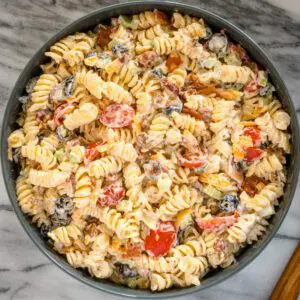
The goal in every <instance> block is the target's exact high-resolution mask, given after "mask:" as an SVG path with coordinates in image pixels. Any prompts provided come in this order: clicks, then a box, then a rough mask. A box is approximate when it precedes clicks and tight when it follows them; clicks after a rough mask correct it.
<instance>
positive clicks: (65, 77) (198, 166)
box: [3, 10, 291, 292]
mask: <svg viewBox="0 0 300 300" xmlns="http://www.w3.org/2000/svg"><path fill="white" fill-rule="evenodd" d="M45 56H46V58H47V59H48V61H46V62H45V64H44V65H42V66H41V74H38V76H37V77H34V78H32V79H30V80H29V81H28V83H27V84H26V86H25V87H24V90H25V91H26V93H24V95H22V96H21V97H20V98H19V101H20V103H21V104H22V105H20V107H21V108H20V110H19V111H20V114H19V117H18V119H17V121H16V124H12V126H11V127H10V129H9V131H10V132H9V136H8V139H7V141H3V142H4V143H7V149H8V153H7V155H8V159H9V160H10V161H11V164H17V166H16V167H15V166H12V168H14V170H16V171H17V172H18V173H19V174H18V177H17V179H16V198H17V202H18V204H19V206H20V209H21V210H22V212H23V213H24V214H26V215H27V216H28V217H29V218H30V219H31V222H32V224H34V226H36V227H37V228H38V230H39V231H40V234H41V236H42V237H43V238H45V240H46V241H47V242H49V246H50V247H52V248H53V249H54V250H55V251H57V252H58V253H59V254H60V255H62V256H64V258H65V259H66V261H67V262H68V263H69V264H70V265H71V266H72V267H74V268H80V269H83V270H82V271H84V270H86V271H87V272H88V273H89V274H90V276H93V277H95V278H97V279H108V280H110V281H113V282H115V283H118V284H123V285H127V286H128V287H129V288H141V289H151V290H152V291H155V292H160V291H162V290H164V289H168V288H171V287H174V288H186V287H190V286H193V285H200V284H201V282H200V281H201V280H202V278H203V277H204V276H206V274H207V273H208V272H209V271H211V270H212V269H216V268H227V267H229V266H231V265H233V268H234V265H235V264H236V263H238V260H237V258H238V256H239V254H240V252H241V251H240V250H241V249H242V248H244V247H246V246H247V245H253V244H255V243H256V242H260V241H262V240H263V239H264V238H265V235H266V233H267V232H268V229H269V228H268V225H269V223H268V218H270V216H272V215H273V214H275V213H276V209H275V208H276V206H277V205H279V204H280V201H281V196H282V195H283V193H284V187H285V183H286V182H287V181H288V180H287V174H288V172H287V168H288V167H289V165H290V159H288V158H287V157H286V155H287V154H288V153H290V152H291V141H290V123H291V117H290V116H289V114H288V113H287V112H286V111H285V109H284V106H283V105H282V103H281V102H280V101H279V100H278V99H277V96H279V94H278V95H277V93H276V89H275V87H273V85H272V82H271V80H270V79H269V78H268V71H267V70H264V69H263V68H262V66H259V65H257V64H256V63H255V62H254V61H253V60H252V59H251V57H250V56H248V55H247V53H246V50H244V49H243V48H242V46H241V45H236V44H235V43H234V41H232V40H231V39H230V38H229V37H228V36H227V32H226V31H224V30H221V31H220V32H213V30H212V29H211V28H210V27H209V26H208V24H206V22H205V21H204V20H202V19H200V18H198V17H194V16H190V15H187V14H182V13H181V12H177V11H176V12H174V13H172V14H171V16H169V15H167V14H165V13H164V12H162V11H158V10H154V11H142V12H141V13H138V14H134V15H132V16H130V15H128V16H123V15H121V16H116V17H113V18H111V20H110V21H109V22H107V23H106V24H105V25H103V24H98V25H97V26H96V28H95V29H94V30H93V31H89V32H77V33H73V34H72V35H69V36H66V37H63V38H62V39H61V40H59V41H56V42H55V43H54V44H53V45H52V46H50V49H49V50H48V51H47V52H46V53H45ZM20 88H22V89H23V87H20ZM46 241H45V242H46Z"/></svg>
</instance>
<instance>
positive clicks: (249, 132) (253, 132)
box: [244, 126, 261, 146]
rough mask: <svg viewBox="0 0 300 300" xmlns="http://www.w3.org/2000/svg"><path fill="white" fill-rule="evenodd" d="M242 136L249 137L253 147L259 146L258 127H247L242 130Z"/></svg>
mask: <svg viewBox="0 0 300 300" xmlns="http://www.w3.org/2000/svg"><path fill="white" fill-rule="evenodd" d="M244 135H246V136H249V137H251V139H252V142H253V145H254V146H259V145H260V142H261V138H260V130H259V128H258V127H255V126H249V127H246V128H245V129H244Z"/></svg>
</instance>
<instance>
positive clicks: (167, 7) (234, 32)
mask: <svg viewBox="0 0 300 300" xmlns="http://www.w3.org/2000/svg"><path fill="white" fill-rule="evenodd" d="M153 9H159V10H162V11H164V12H166V13H168V14H171V13H172V12H174V11H175V10H177V11H179V12H181V13H184V14H185V13H187V14H190V15H192V16H196V17H202V18H204V19H205V21H206V22H207V23H208V24H209V25H210V26H211V27H212V28H213V29H214V30H220V29H225V30H226V33H227V34H228V35H229V37H230V38H231V39H232V40H233V41H235V42H237V43H239V44H241V45H242V46H243V47H244V48H245V49H246V50H247V52H248V53H249V54H250V56H251V57H252V58H253V59H254V61H256V62H257V63H259V64H260V65H261V66H262V67H263V68H264V69H266V70H268V71H269V73H270V78H271V81H272V82H273V84H274V86H275V87H276V89H277V96H278V98H279V99H280V100H281V102H282V103H283V105H284V107H285V109H286V110H287V111H288V113H289V114H290V116H291V142H292V153H291V155H290V156H289V167H288V176H287V178H288V182H287V184H286V187H285V194H284V196H283V199H282V201H281V202H280V205H279V206H278V207H277V213H276V215H274V216H273V217H272V218H271V219H270V223H271V224H270V226H269V228H268V231H267V233H266V235H265V236H264V237H263V239H261V240H259V241H258V242H257V243H256V244H255V245H254V246H251V247H250V246H249V247H246V248H245V249H243V251H242V252H241V253H240V255H239V256H238V257H237V263H236V264H234V265H232V266H230V267H228V268H226V269H220V270H214V271H212V272H211V273H209V274H208V275H207V276H206V277H205V278H204V279H203V280H202V281H201V282H202V285H201V286H199V287H190V288H185V289H170V290H166V291H163V292H160V293H156V294H155V293H153V292H150V291H142V290H132V289H129V288H127V287H125V286H120V285H116V284H114V283H112V282H110V281H107V280H99V279H95V278H92V277H90V276H89V275H88V273H87V272H86V271H84V270H79V269H74V268H72V267H71V266H70V265H69V264H68V263H67V262H66V260H65V259H64V258H63V257H62V256H60V255H59V254H57V253H56V252H55V251H53V250H52V249H51V247H50V246H49V244H48V243H47V242H45V240H44V239H43V238H42V237H41V235H40V233H39V231H38V230H37V228H36V227H35V226H34V225H32V224H31V223H30V219H29V218H27V217H26V216H25V215H23V213H22V211H21V210H20V208H19V206H18V204H17V199H16V195H15V179H16V178H17V176H18V169H17V167H16V166H15V165H13V164H12V163H11V162H9V161H8V159H7V155H6V154H7V137H8V135H9V133H10V132H11V131H12V130H14V129H16V128H17V126H16V124H15V121H16V118H17V114H18V112H19V111H20V103H19V101H18V97H19V96H21V95H22V94H23V93H24V92H25V85H26V82H27V81H28V80H29V79H30V78H32V77H34V76H36V75H38V74H40V72H41V71H40V68H39V65H41V64H43V63H45V62H46V61H47V60H48V59H47V58H46V57H45V56H44V52H45V51H47V50H48V49H49V47H50V46H51V45H52V44H53V43H55V42H56V41H57V40H59V39H61V38H62V37H64V36H66V35H68V34H71V33H74V32H77V31H87V30H90V29H93V28H94V26H95V25H97V24H99V23H104V24H105V23H106V22H107V21H108V20H109V19H110V18H111V17H116V16H118V15H120V14H135V13H139V12H142V11H145V10H153ZM299 144H300V143H299V128H298V122H297V118H296V114H295V110H294V108H293V104H292V101H291V98H290V96H289V94H288V91H287V88H286V86H285V84H284V82H283V81H282V79H281V77H280V75H279V73H278V71H277V70H276V68H275V67H274V65H273V64H272V63H271V61H270V60H269V59H268V57H267V56H266V55H265V53H264V52H263V51H262V50H261V49H260V48H259V47H258V46H257V45H256V44H255V43H254V41H253V40H252V39H251V38H250V37H248V36H247V35H246V34H245V33H243V32H242V31H241V30H240V29H238V28H237V27H236V26H234V25H233V24H231V23H229V22H227V21H225V20H224V19H222V18H220V17H219V16H217V15H215V14H213V13H210V12H208V11H206V10H203V9H200V8H196V7H192V6H188V5H185V4H179V3H172V2H163V3H161V2H155V1H148V2H130V3H124V4H118V5H113V6H109V7H105V8H102V9H99V10H98V11H95V12H92V13H90V14H88V15H86V16H84V17H82V18H81V19H79V20H77V21H75V22H73V23H72V24H70V25H68V26H66V27H65V28H64V29H62V30H61V31H60V32H58V33H57V34H56V35H54V36H53V37H52V38H51V39H50V40H48V41H47V42H46V43H45V45H44V46H43V47H41V49H40V50H39V51H38V52H37V53H36V54H35V56H34V57H33V58H32V59H31V60H30V61H29V63H28V64H27V66H26V67H25V69H24V70H23V72H22V74H21V75H20V77H19V78H18V80H17V82H16V85H15V87H14V89H13V90H12V92H11V95H10V99H9V102H8V105H7V108H6V112H5V116H4V120H3V124H2V144H1V159H2V170H3V175H4V180H5V184H6V188H7V192H8V194H9V197H10V200H11V202H12V205H13V207H14V209H15V211H16V214H17V216H18V218H19V220H20V222H21V224H22V226H23V227H24V229H25V230H26V232H27V233H28V235H29V236H30V237H31V239H32V240H33V241H34V243H35V244H36V245H37V246H38V248H39V249H40V250H41V251H42V252H43V253H44V254H45V255H46V256H48V257H49V258H50V259H51V260H52V261H53V262H55V263H56V264H57V265H58V266H59V267H60V268H61V269H63V270H64V271H66V272H67V273H69V274H70V275H72V276H73V277H75V278H77V279H79V280H81V281H82V282H85V283H86V284H88V285H90V286H93V287H95V288H98V289H100V290H103V291H107V292H110V293H114V294H119V295H123V296H130V297H144V298H163V297H174V296H181V295H185V294H188V293H191V292H195V291H199V290H201V289H203V288H207V287H210V286H212V285H214V284H216V283H218V282H220V281H222V280H224V279H226V278H227V277H229V276H231V275H233V274H234V273H236V272H237V271H239V270H241V269H242V268H243V267H244V266H246V265H247V264H248V263H249V262H250V261H252V260H253V259H254V258H255V257H256V256H257V255H258V254H259V253H260V252H261V251H262V250H263V248H264V247H265V246H266V245H267V244H268V243H269V241H270V240H271V238H272V237H273V236H274V234H275V233H276V231H277V229H278V228H279V226H280V224H281V222H282V220H283V218H284V216H285V215H286V213H287V210H288V208H289V206H290V203H291V200H292V197H293V194H294V191H295V187H296V183H297V176H298V169H299V156H300V154H299V153H300V151H299Z"/></svg>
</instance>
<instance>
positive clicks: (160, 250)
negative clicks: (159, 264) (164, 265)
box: [144, 222, 176, 256]
mask: <svg viewBox="0 0 300 300" xmlns="http://www.w3.org/2000/svg"><path fill="white" fill-rule="evenodd" d="M175 239H176V228H175V225H174V224H173V223H172V222H160V223H159V225H158V228H157V229H156V230H152V229H151V230H150V232H149V234H148V235H147V236H146V238H145V245H144V246H145V250H146V251H148V254H149V255H151V256H162V255H165V254H167V252H168V251H169V250H170V248H171V246H172V245H173V243H174V242H175Z"/></svg>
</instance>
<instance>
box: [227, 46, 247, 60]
mask: <svg viewBox="0 0 300 300" xmlns="http://www.w3.org/2000/svg"><path fill="white" fill-rule="evenodd" d="M229 48H230V50H231V51H232V52H234V53H236V54H237V55H238V56H239V58H240V59H241V61H242V62H243V63H247V62H248V61H249V56H248V55H247V52H246V51H245V49H244V48H242V47H240V46H237V45H235V44H233V43H230V45H229Z"/></svg>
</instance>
